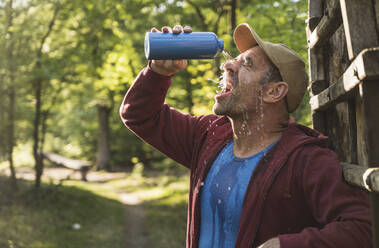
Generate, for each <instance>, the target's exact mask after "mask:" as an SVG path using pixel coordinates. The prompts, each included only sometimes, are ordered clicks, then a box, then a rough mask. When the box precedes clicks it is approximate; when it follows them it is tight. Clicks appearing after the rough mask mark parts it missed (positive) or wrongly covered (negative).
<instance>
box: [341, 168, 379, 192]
mask: <svg viewBox="0 0 379 248" xmlns="http://www.w3.org/2000/svg"><path fill="white" fill-rule="evenodd" d="M341 166H342V169H343V176H344V179H345V181H346V182H348V183H349V184H351V185H354V186H357V187H360V188H364V189H365V184H364V182H363V174H364V173H365V172H366V171H367V169H368V168H367V167H364V166H361V165H357V164H350V163H344V162H341ZM366 183H367V184H368V185H369V186H370V189H371V190H372V192H376V193H379V170H378V171H374V172H372V173H371V174H370V176H368V177H367V180H366Z"/></svg>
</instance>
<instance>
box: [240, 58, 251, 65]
mask: <svg viewBox="0 0 379 248" xmlns="http://www.w3.org/2000/svg"><path fill="white" fill-rule="evenodd" d="M242 64H243V65H244V66H252V65H253V62H252V61H251V59H250V58H243V59H242Z"/></svg>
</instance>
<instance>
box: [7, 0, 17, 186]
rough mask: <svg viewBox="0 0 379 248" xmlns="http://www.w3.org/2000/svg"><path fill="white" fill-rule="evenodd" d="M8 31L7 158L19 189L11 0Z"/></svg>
mask: <svg viewBox="0 0 379 248" xmlns="http://www.w3.org/2000/svg"><path fill="white" fill-rule="evenodd" d="M6 15H7V21H8V22H7V29H6V32H7V34H8V37H9V38H8V40H9V42H7V43H8V44H7V45H6V47H7V65H8V66H7V67H8V75H9V76H8V79H9V82H8V98H9V106H8V107H9V108H8V125H7V131H8V139H7V140H8V142H7V143H8V144H7V147H8V149H7V158H8V162H9V168H10V171H11V181H12V184H13V185H14V187H15V188H17V180H16V170H15V168H14V164H13V148H14V145H15V138H14V122H15V120H14V112H15V105H16V97H15V95H16V92H15V87H14V83H15V74H14V73H15V69H14V61H13V41H12V38H13V37H12V36H13V33H12V31H10V30H11V27H12V25H13V1H12V0H10V1H9V3H8V5H7V11H6Z"/></svg>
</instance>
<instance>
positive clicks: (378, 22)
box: [375, 0, 379, 35]
mask: <svg viewBox="0 0 379 248" xmlns="http://www.w3.org/2000/svg"><path fill="white" fill-rule="evenodd" d="M375 16H376V33H377V34H378V35H379V0H375Z"/></svg>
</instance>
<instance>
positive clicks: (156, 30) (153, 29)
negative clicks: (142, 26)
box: [151, 27, 159, 33]
mask: <svg viewBox="0 0 379 248" xmlns="http://www.w3.org/2000/svg"><path fill="white" fill-rule="evenodd" d="M151 32H154V33H157V32H159V30H158V29H157V28H156V27H153V28H152V29H151Z"/></svg>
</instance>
